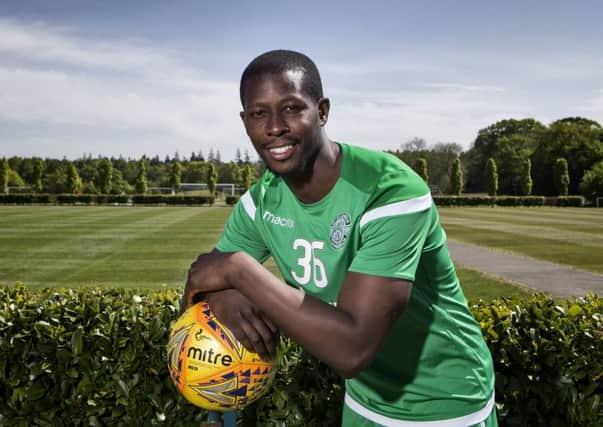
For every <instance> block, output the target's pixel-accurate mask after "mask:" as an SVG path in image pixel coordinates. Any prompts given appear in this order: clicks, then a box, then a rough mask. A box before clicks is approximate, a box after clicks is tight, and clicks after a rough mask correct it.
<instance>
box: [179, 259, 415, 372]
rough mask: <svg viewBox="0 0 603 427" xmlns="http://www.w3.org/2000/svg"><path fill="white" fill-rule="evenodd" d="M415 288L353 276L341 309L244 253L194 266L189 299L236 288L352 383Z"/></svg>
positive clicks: (346, 284) (342, 293)
mask: <svg viewBox="0 0 603 427" xmlns="http://www.w3.org/2000/svg"><path fill="white" fill-rule="evenodd" d="M411 287H412V283H411V282H408V281H405V280H400V279H394V278H388V277H379V276H372V275H366V274H361V273H354V272H350V273H348V275H347V276H346V278H345V280H344V283H343V284H342V287H341V291H340V293H339V298H338V301H337V307H334V306H331V305H329V304H326V303H324V302H322V301H320V300H318V299H316V298H314V297H311V296H309V295H306V294H304V293H303V291H301V290H299V289H295V288H292V287H290V286H286V285H285V284H284V283H283V282H282V281H280V280H279V279H278V278H276V277H275V276H274V275H273V274H272V273H270V272H269V271H268V270H266V269H265V268H264V267H263V266H262V265H261V264H260V263H258V262H257V261H256V260H255V259H253V258H252V257H250V256H249V255H247V254H245V253H243V252H236V253H223V254H222V253H212V254H207V255H202V256H200V257H199V258H198V260H197V261H196V262H195V263H193V265H192V266H191V270H190V272H189V282H188V284H187V288H186V294H185V298H186V301H187V303H189V304H190V302H191V301H192V298H193V296H194V294H195V293H197V292H208V291H215V290H221V289H228V288H234V289H236V290H237V291H239V292H240V293H241V294H242V295H244V296H245V297H246V298H247V299H249V301H250V302H251V303H252V304H253V305H254V306H255V307H257V309H258V310H260V311H261V312H262V313H264V314H265V315H266V316H267V317H268V318H269V319H270V320H272V321H273V322H274V323H275V324H276V325H277V326H278V327H279V328H280V329H281V330H282V331H283V332H284V333H285V334H287V335H288V336H290V337H292V338H293V339H294V340H295V341H296V342H298V343H299V344H300V345H301V346H302V347H303V348H304V349H305V350H306V351H308V352H309V353H311V354H313V355H314V356H316V357H317V358H319V359H320V360H322V361H324V362H325V363H327V364H328V365H330V366H331V367H332V368H333V369H335V370H336V371H337V372H338V373H339V374H340V375H342V376H344V377H346V378H349V377H353V376H355V375H356V374H357V373H358V372H360V371H362V370H363V369H364V368H366V367H367V366H368V364H369V363H370V362H371V361H372V360H373V358H374V356H375V354H376V353H377V350H378V348H379V345H380V344H381V341H382V340H383V337H384V336H385V334H386V333H387V332H388V330H389V329H390V328H391V326H392V325H393V323H394V322H395V321H396V320H397V319H398V317H399V316H400V314H401V313H402V311H403V310H404V308H405V306H406V304H407V302H408V300H409V298H410V292H411Z"/></svg>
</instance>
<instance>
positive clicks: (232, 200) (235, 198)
mask: <svg viewBox="0 0 603 427" xmlns="http://www.w3.org/2000/svg"><path fill="white" fill-rule="evenodd" d="M238 201H239V196H226V204H227V205H229V206H232V205H234V204H236V203H237V202H238Z"/></svg>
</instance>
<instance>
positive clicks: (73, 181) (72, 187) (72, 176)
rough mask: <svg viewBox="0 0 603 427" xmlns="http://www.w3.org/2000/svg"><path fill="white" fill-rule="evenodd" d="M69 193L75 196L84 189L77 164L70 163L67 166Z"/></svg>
mask: <svg viewBox="0 0 603 427" xmlns="http://www.w3.org/2000/svg"><path fill="white" fill-rule="evenodd" d="M65 184H66V186H67V188H66V190H67V192H68V193H71V194H74V193H77V192H78V191H80V189H81V188H82V180H81V179H80V174H79V172H78V170H77V167H76V166H75V164H73V163H71V162H69V164H68V166H67V180H66V182H65Z"/></svg>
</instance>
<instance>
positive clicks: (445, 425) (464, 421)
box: [345, 393, 494, 427]
mask: <svg viewBox="0 0 603 427" xmlns="http://www.w3.org/2000/svg"><path fill="white" fill-rule="evenodd" d="M345 404H346V405H347V406H348V408H350V409H351V410H352V411H354V412H356V413H357V414H359V415H361V416H363V417H364V418H366V419H367V420H370V421H372V422H374V423H377V424H381V425H383V426H385V427H467V426H472V425H475V424H479V423H481V422H483V421H485V420H486V419H487V418H488V417H489V416H490V413H491V412H492V408H493V407H494V393H492V397H490V399H489V400H488V403H486V405H485V406H484V407H483V408H482V409H480V410H479V411H477V412H474V413H472V414H469V415H465V416H462V417H457V418H449V419H447V420H438V421H406V420H397V419H394V418H389V417H386V416H384V415H381V414H378V413H376V412H373V411H371V410H370V409H367V408H365V407H364V406H362V405H361V404H360V403H358V402H356V401H355V400H354V399H353V398H352V396H350V395H349V394H347V393H346V394H345Z"/></svg>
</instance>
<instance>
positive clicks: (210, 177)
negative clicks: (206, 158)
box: [207, 162, 218, 196]
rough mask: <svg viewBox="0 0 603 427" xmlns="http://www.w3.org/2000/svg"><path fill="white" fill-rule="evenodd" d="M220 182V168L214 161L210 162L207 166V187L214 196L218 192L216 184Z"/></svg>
mask: <svg viewBox="0 0 603 427" xmlns="http://www.w3.org/2000/svg"><path fill="white" fill-rule="evenodd" d="M217 184H218V170H217V169H216V165H215V164H214V162H211V163H210V164H209V167H208V168H207V189H208V190H209V194H211V195H212V196H213V195H215V193H216V185H217Z"/></svg>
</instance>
